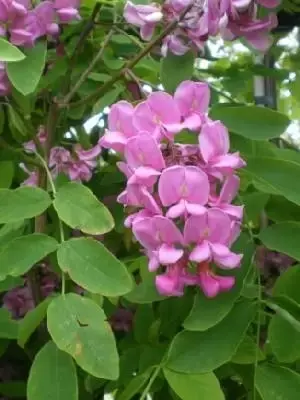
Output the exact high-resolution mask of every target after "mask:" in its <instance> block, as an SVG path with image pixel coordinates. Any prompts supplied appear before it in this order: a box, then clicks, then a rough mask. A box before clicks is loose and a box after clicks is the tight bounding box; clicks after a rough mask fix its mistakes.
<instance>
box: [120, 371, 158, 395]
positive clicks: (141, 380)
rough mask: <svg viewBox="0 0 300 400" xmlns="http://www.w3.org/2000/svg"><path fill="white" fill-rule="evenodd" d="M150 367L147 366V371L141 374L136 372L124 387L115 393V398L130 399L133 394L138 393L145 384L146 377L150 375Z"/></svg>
mask: <svg viewBox="0 0 300 400" xmlns="http://www.w3.org/2000/svg"><path fill="white" fill-rule="evenodd" d="M151 372H152V368H149V369H148V370H147V371H145V372H143V373H142V374H138V375H137V376H134V377H133V378H132V379H131V381H130V382H129V384H128V385H127V386H126V388H125V389H124V390H123V391H122V392H121V393H119V394H118V395H117V398H116V400H130V399H132V398H133V397H134V395H135V394H137V393H139V392H140V391H141V389H142V388H143V386H144V385H145V384H146V382H147V381H148V379H149V378H150V376H151Z"/></svg>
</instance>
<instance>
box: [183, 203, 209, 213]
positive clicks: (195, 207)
mask: <svg viewBox="0 0 300 400" xmlns="http://www.w3.org/2000/svg"><path fill="white" fill-rule="evenodd" d="M186 210H187V212H188V213H189V214H191V215H196V216H202V215H205V214H206V212H207V209H206V207H204V206H201V205H199V204H192V203H188V202H186Z"/></svg>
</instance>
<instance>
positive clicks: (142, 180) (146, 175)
mask: <svg viewBox="0 0 300 400" xmlns="http://www.w3.org/2000/svg"><path fill="white" fill-rule="evenodd" d="M159 175H160V172H159V171H156V170H155V169H153V168H150V167H139V168H137V169H136V170H135V171H134V174H133V175H132V176H131V177H130V179H129V180H128V183H129V184H130V183H139V184H142V185H145V186H150V187H151V186H153V185H154V184H155V182H156V181H157V177H158V176H159Z"/></svg>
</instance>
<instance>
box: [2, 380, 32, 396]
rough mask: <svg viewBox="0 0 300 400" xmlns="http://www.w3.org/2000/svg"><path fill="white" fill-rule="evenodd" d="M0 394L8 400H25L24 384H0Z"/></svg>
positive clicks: (21, 382) (19, 382)
mask: <svg viewBox="0 0 300 400" xmlns="http://www.w3.org/2000/svg"><path fill="white" fill-rule="evenodd" d="M0 393H1V394H2V395H3V396H6V397H7V398H9V399H14V398H16V399H25V398H26V382H23V381H15V380H13V381H9V382H2V383H0Z"/></svg>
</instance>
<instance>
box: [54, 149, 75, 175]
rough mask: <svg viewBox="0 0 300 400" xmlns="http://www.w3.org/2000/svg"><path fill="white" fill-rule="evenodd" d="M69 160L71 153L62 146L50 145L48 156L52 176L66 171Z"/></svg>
mask: <svg viewBox="0 0 300 400" xmlns="http://www.w3.org/2000/svg"><path fill="white" fill-rule="evenodd" d="M70 160H71V154H70V152H69V151H68V150H66V149H65V148H64V147H59V146H57V147H52V149H51V150H50V156H49V168H50V169H51V173H52V175H53V177H57V175H59V174H60V173H61V172H64V173H66V171H67V166H68V164H69V163H70Z"/></svg>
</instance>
